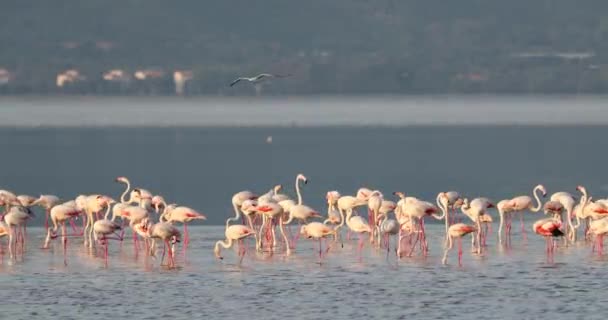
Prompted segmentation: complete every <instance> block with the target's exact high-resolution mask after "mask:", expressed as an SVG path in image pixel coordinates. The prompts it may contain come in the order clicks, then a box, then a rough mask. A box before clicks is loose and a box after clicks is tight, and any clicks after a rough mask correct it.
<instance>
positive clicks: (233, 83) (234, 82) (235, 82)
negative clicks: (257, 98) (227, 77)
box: [230, 78, 243, 87]
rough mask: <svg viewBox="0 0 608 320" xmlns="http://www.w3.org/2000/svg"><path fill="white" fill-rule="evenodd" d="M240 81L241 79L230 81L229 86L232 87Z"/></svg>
mask: <svg viewBox="0 0 608 320" xmlns="http://www.w3.org/2000/svg"><path fill="white" fill-rule="evenodd" d="M241 80H243V78H237V79H236V80H234V81H232V83H230V86H231V87H232V86H233V85H235V84H237V83H238V82H240V81H241Z"/></svg>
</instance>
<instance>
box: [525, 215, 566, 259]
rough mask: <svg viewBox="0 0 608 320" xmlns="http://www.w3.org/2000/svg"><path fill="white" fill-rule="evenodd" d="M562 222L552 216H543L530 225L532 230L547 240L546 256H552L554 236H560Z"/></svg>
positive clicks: (561, 234)
mask: <svg viewBox="0 0 608 320" xmlns="http://www.w3.org/2000/svg"><path fill="white" fill-rule="evenodd" d="M561 227H562V223H561V222H560V221H558V220H555V219H553V218H545V219H540V220H538V221H536V222H535V223H534V224H533V225H532V230H534V232H535V233H536V234H538V235H540V236H543V237H545V239H546V240H547V257H552V256H553V253H554V251H555V242H554V241H553V239H554V238H555V237H561V236H563V235H564V233H563V232H562V231H561V230H560V228H561Z"/></svg>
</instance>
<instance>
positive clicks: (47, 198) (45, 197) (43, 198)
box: [32, 194, 60, 229]
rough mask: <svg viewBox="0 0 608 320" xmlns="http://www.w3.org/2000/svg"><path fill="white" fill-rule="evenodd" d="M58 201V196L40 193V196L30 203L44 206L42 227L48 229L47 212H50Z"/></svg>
mask: <svg viewBox="0 0 608 320" xmlns="http://www.w3.org/2000/svg"><path fill="white" fill-rule="evenodd" d="M59 202H60V200H59V197H57V196H54V195H51V194H42V195H40V197H39V198H38V199H37V200H35V201H34V202H33V203H32V205H34V206H36V205H37V206H40V207H42V208H44V210H45V216H44V228H45V229H48V228H49V214H50V213H51V209H52V208H53V207H54V206H56V205H58V204H59Z"/></svg>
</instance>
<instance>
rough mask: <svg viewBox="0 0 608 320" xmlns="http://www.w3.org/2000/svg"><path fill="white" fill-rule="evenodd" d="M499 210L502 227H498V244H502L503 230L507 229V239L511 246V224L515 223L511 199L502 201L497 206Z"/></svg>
mask: <svg viewBox="0 0 608 320" xmlns="http://www.w3.org/2000/svg"><path fill="white" fill-rule="evenodd" d="M496 209H497V210H498V216H499V218H500V225H499V226H498V243H500V244H502V238H503V237H502V228H503V226H504V227H505V239H506V242H507V245H510V244H511V223H512V221H513V219H512V217H511V212H512V211H513V210H512V208H511V199H506V200H500V201H499V202H498V204H496Z"/></svg>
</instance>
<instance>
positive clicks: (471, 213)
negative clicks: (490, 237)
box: [460, 198, 494, 254]
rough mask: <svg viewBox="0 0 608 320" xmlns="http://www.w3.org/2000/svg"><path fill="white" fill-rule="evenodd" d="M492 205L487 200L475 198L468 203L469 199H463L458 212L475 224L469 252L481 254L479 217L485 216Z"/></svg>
mask: <svg viewBox="0 0 608 320" xmlns="http://www.w3.org/2000/svg"><path fill="white" fill-rule="evenodd" d="M493 207H494V205H493V204H492V202H490V201H489V200H488V199H487V198H475V199H473V200H471V202H470V203H469V199H467V198H465V199H464V202H463V205H462V207H460V210H461V211H462V213H464V214H465V215H466V216H467V217H469V218H470V219H471V221H473V223H475V235H476V236H473V237H471V250H472V251H473V252H475V253H477V254H481V250H482V249H481V247H482V246H481V232H482V229H481V220H480V219H479V217H480V216H481V215H484V214H487V209H488V208H493Z"/></svg>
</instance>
